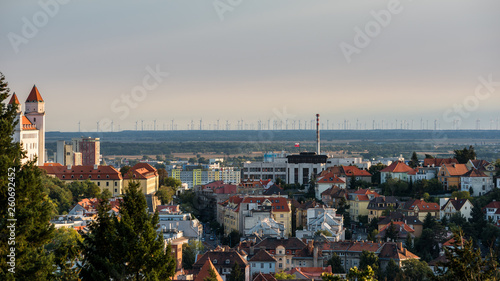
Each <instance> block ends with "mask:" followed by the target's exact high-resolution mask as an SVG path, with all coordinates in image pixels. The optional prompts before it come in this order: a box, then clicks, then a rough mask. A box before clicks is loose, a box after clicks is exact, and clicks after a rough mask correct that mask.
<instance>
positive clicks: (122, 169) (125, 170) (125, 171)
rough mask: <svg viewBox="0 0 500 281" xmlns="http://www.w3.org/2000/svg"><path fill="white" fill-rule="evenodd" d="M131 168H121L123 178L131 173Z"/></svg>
mask: <svg viewBox="0 0 500 281" xmlns="http://www.w3.org/2000/svg"><path fill="white" fill-rule="evenodd" d="M130 168H131V167H130V166H128V165H126V166H123V167H121V168H120V173H121V174H122V177H123V176H125V175H126V174H127V173H128V172H129V171H130Z"/></svg>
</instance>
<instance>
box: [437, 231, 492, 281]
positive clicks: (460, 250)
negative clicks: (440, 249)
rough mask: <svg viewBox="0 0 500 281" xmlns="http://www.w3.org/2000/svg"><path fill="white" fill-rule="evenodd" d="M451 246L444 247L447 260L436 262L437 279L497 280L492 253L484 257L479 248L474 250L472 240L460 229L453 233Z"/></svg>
mask: <svg viewBox="0 0 500 281" xmlns="http://www.w3.org/2000/svg"><path fill="white" fill-rule="evenodd" d="M453 238H454V240H455V241H454V242H453V247H446V248H445V255H446V258H447V260H448V261H447V262H444V263H438V265H439V267H438V278H437V279H438V280H458V281H460V280H498V279H499V278H500V274H499V271H498V270H497V267H498V262H497V260H496V258H495V257H494V256H492V255H489V256H487V257H486V258H485V259H483V258H482V257H481V250H479V249H478V250H474V248H473V245H472V241H468V240H466V239H465V238H464V235H463V233H462V232H461V231H455V232H454V233H453Z"/></svg>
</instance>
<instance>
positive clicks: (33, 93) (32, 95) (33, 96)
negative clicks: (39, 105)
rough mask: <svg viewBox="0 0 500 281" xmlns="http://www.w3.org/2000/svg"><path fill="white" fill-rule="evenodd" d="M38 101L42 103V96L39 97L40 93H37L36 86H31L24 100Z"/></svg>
mask: <svg viewBox="0 0 500 281" xmlns="http://www.w3.org/2000/svg"><path fill="white" fill-rule="evenodd" d="M39 101H42V102H43V99H42V95H40V92H38V89H37V87H36V85H33V88H32V89H31V92H30V94H29V96H28V98H27V99H26V102H39Z"/></svg>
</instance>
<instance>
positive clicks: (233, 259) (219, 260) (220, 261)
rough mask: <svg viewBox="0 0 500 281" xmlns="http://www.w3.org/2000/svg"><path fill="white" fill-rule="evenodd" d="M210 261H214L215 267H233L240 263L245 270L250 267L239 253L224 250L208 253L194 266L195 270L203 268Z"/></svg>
mask: <svg viewBox="0 0 500 281" xmlns="http://www.w3.org/2000/svg"><path fill="white" fill-rule="evenodd" d="M208 259H210V260H211V261H212V263H213V265H214V266H215V267H219V266H224V267H233V266H234V264H235V263H238V264H239V265H240V266H241V267H243V268H245V267H246V266H247V265H248V262H247V261H246V260H245V259H244V258H243V257H242V256H241V255H240V254H239V253H238V252H236V251H234V250H229V251H225V250H223V251H208V252H206V253H205V254H203V255H202V256H201V257H200V258H199V259H198V260H197V261H196V262H195V263H194V264H193V268H201V267H202V266H203V265H204V264H205V262H206V261H207V260H208ZM226 261H229V263H226Z"/></svg>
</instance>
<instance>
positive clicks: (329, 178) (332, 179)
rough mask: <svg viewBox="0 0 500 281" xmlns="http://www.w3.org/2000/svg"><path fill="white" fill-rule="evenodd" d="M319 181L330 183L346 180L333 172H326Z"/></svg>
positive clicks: (342, 182) (339, 182)
mask: <svg viewBox="0 0 500 281" xmlns="http://www.w3.org/2000/svg"><path fill="white" fill-rule="evenodd" d="M318 183H329V184H344V183H345V181H344V180H343V179H341V178H339V177H337V176H336V175H335V174H334V173H333V172H330V173H328V174H325V175H324V176H323V177H321V178H320V179H319V180H318Z"/></svg>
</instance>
